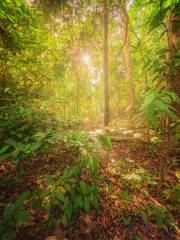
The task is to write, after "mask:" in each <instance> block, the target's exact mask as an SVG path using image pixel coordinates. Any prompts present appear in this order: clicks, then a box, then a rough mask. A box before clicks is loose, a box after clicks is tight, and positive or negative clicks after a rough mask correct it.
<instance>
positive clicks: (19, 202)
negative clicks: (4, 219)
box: [13, 192, 31, 212]
mask: <svg viewBox="0 0 180 240" xmlns="http://www.w3.org/2000/svg"><path fill="white" fill-rule="evenodd" d="M30 194H31V193H30V192H24V193H23V194H21V195H20V196H19V197H18V199H17V200H16V202H15V204H14V209H13V211H14V212H15V211H18V210H19V209H20V207H21V206H22V204H23V202H24V201H25V200H26V199H27V198H28V197H29V196H30Z"/></svg>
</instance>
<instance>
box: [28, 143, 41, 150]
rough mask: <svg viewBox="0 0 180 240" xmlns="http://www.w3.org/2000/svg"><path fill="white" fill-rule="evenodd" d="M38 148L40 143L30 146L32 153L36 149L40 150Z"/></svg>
mask: <svg viewBox="0 0 180 240" xmlns="http://www.w3.org/2000/svg"><path fill="white" fill-rule="evenodd" d="M40 146H41V143H35V144H32V146H31V148H30V149H31V151H32V152H33V151H35V150H37V149H38V148H40Z"/></svg>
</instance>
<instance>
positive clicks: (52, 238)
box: [45, 236, 58, 240]
mask: <svg viewBox="0 0 180 240" xmlns="http://www.w3.org/2000/svg"><path fill="white" fill-rule="evenodd" d="M45 240H58V239H57V237H55V236H49V237H47V238H45Z"/></svg>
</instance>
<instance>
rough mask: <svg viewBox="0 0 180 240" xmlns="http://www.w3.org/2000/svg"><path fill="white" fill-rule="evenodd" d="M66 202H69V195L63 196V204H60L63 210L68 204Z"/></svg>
mask: <svg viewBox="0 0 180 240" xmlns="http://www.w3.org/2000/svg"><path fill="white" fill-rule="evenodd" d="M68 204H69V197H68V196H66V197H65V198H64V205H63V206H62V209H63V210H64V209H66V208H67V206H68Z"/></svg>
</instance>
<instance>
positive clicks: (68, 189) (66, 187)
mask: <svg viewBox="0 0 180 240" xmlns="http://www.w3.org/2000/svg"><path fill="white" fill-rule="evenodd" d="M64 187H65V189H66V190H67V191H69V192H71V187H70V185H69V183H65V184H64Z"/></svg>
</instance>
